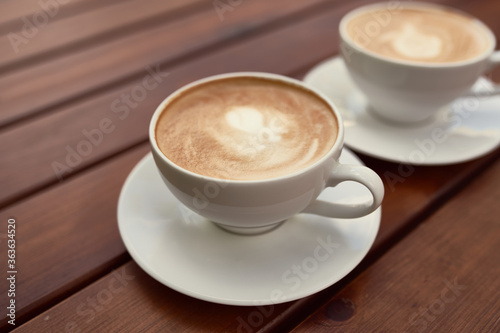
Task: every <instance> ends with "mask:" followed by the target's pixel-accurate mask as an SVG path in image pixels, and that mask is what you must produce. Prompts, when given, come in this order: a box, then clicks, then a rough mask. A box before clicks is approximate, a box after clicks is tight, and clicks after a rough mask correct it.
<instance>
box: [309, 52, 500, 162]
mask: <svg viewBox="0 0 500 333" xmlns="http://www.w3.org/2000/svg"><path fill="white" fill-rule="evenodd" d="M304 81H305V82H306V83H308V84H310V85H312V86H313V87H316V88H317V89H319V90H320V91H322V92H323V93H324V94H326V95H327V96H328V97H329V98H330V99H331V100H332V101H333V103H334V104H335V105H336V106H337V107H338V108H339V111H340V113H341V114H342V116H343V118H344V126H345V144H346V145H347V146H348V147H349V148H352V149H354V150H356V151H359V152H361V153H363V154H366V155H369V156H373V157H377V158H380V159H384V160H388V161H392V162H402V163H410V164H415V165H440V164H451V163H458V162H465V161H468V160H471V159H474V158H477V157H480V156H483V155H485V154H487V153H489V152H490V151H492V150H494V149H495V148H497V147H498V145H499V143H500V96H495V97H488V98H481V99H479V98H475V97H471V98H463V99H459V100H456V101H455V102H454V103H452V105H450V106H449V107H447V108H445V109H443V110H441V111H440V112H439V114H438V115H436V116H435V117H434V118H433V119H431V120H429V121H427V122H426V123H424V124H419V125H413V126H400V125H395V124H391V123H389V122H385V121H383V120H381V119H380V118H378V117H377V116H375V115H373V113H372V112H371V111H369V108H368V103H367V100H366V98H365V97H364V95H363V94H362V93H361V92H360V91H359V90H358V89H357V87H356V86H355V85H354V82H353V81H352V79H351V78H350V76H349V73H348V72H347V69H346V67H345V64H344V61H343V60H342V58H340V57H334V58H331V59H328V60H326V61H324V62H322V63H320V64H319V65H317V66H316V67H315V68H313V69H312V70H311V71H310V72H309V73H308V74H307V75H306V77H305V78H304ZM492 86H493V83H492V82H491V81H489V80H487V79H486V78H484V77H482V78H480V79H479V80H478V82H476V85H475V86H474V89H475V90H476V91H484V90H486V89H488V88H490V87H492Z"/></svg>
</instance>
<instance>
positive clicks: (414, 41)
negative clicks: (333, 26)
mask: <svg viewBox="0 0 500 333" xmlns="http://www.w3.org/2000/svg"><path fill="white" fill-rule="evenodd" d="M347 33H348V35H349V36H350V37H351V39H353V41H354V42H355V43H356V44H358V45H359V46H361V47H363V48H365V49H368V50H370V51H372V52H375V53H377V54H380V55H382V56H386V57H389V58H394V59H400V60H407V61H415V62H424V63H447V62H457V61H462V60H466V59H470V58H474V57H476V56H478V55H480V54H482V53H483V52H485V51H486V50H487V49H488V47H489V46H490V43H491V42H490V40H489V38H488V35H487V32H486V31H485V29H484V28H482V27H481V26H479V25H478V24H477V22H476V20H475V19H474V18H471V17H468V16H466V15H462V14H459V13H457V12H454V11H449V10H438V9H433V8H418V7H417V8H405V9H402V8H400V9H395V10H393V11H389V10H383V9H378V10H376V11H366V12H363V13H361V14H359V15H357V16H355V17H353V18H352V19H351V20H350V21H349V22H348V23H347Z"/></svg>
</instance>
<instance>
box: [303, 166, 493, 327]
mask: <svg viewBox="0 0 500 333" xmlns="http://www.w3.org/2000/svg"><path fill="white" fill-rule="evenodd" d="M499 200H500V161H497V162H496V164H495V165H494V166H492V167H491V168H489V169H488V170H487V171H486V172H484V173H483V174H482V175H481V176H479V177H478V178H477V179H476V180H475V181H474V182H473V183H472V184H471V185H469V186H467V187H466V188H465V189H463V190H462V191H461V192H460V193H459V194H458V195H457V196H456V197H454V198H453V199H452V200H451V201H450V202H449V203H447V204H446V205H445V206H444V207H443V208H441V209H440V210H439V211H438V212H437V213H436V214H434V215H433V216H431V217H430V218H429V219H428V220H426V221H425V222H424V223H422V224H421V225H420V226H419V227H418V228H417V229H416V230H415V231H414V232H413V233H411V234H410V235H409V236H408V237H407V238H406V239H404V240H402V241H401V242H400V243H398V244H397V245H396V246H395V247H394V248H393V249H391V250H390V251H389V252H388V253H387V254H386V255H385V256H383V257H382V258H381V259H380V260H379V261H377V262H376V263H375V264H374V265H373V266H372V267H370V268H368V269H367V270H366V271H365V272H364V273H363V274H361V275H360V276H359V277H358V278H357V279H356V280H354V281H353V282H352V283H350V284H349V285H348V286H347V287H346V288H345V289H343V290H342V291H341V292H340V293H339V294H338V295H336V296H335V297H334V298H333V299H332V300H331V301H330V302H328V303H327V304H326V305H325V306H324V307H322V308H321V309H319V310H318V311H316V312H315V313H314V314H313V315H312V316H311V317H310V318H308V319H307V320H306V321H305V322H303V323H302V324H301V325H300V326H299V327H298V328H297V329H296V330H294V332H332V331H336V330H341V331H342V332H365V331H380V332H396V331H397V332H498V331H500V321H499V309H500V282H499V281H498V276H499V275H500V265H499V263H500V223H499V221H500V220H499V216H500V207H499V206H498V202H499Z"/></svg>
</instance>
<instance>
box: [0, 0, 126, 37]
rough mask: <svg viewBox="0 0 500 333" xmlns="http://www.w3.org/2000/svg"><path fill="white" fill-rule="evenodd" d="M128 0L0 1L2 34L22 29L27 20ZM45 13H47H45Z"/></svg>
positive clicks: (62, 14)
mask: <svg viewBox="0 0 500 333" xmlns="http://www.w3.org/2000/svg"><path fill="white" fill-rule="evenodd" d="M119 1H127V0H71V1H64V0H63V1H60V0H59V1H57V0H4V1H0V13H1V15H0V34H2V35H3V34H8V33H15V32H18V31H22V29H23V26H25V25H26V24H29V23H26V22H27V21H28V22H30V21H31V22H33V21H35V20H37V21H39V22H44V16H47V18H50V21H56V20H60V19H62V18H65V17H68V16H73V15H77V14H78V13H80V14H81V13H83V12H86V11H89V10H94V9H96V8H99V7H103V6H109V5H111V4H113V3H116V2H119ZM44 13H45V14H44Z"/></svg>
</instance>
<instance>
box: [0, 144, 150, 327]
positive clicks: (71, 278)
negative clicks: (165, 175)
mask: <svg viewBox="0 0 500 333" xmlns="http://www.w3.org/2000/svg"><path fill="white" fill-rule="evenodd" d="M148 151H149V147H148V146H147V145H142V146H140V147H138V148H136V149H133V150H131V151H130V152H128V153H127V154H123V155H122V156H120V157H118V158H116V159H113V160H111V161H110V162H109V163H102V164H100V165H99V166H98V167H96V168H94V169H92V170H91V171H89V172H86V173H82V174H81V175H79V176H78V177H75V178H73V179H72V180H71V181H67V182H65V183H64V184H61V185H60V186H57V187H53V188H52V189H51V190H48V191H45V192H44V193H42V194H41V195H39V196H36V197H33V198H31V199H28V200H25V201H23V202H21V203H19V204H16V205H12V206H10V207H9V208H7V209H4V210H2V211H1V212H0V218H1V221H7V219H8V218H11V217H13V218H15V220H16V244H17V247H16V262H17V267H18V269H17V270H18V274H17V281H16V297H15V300H16V318H17V322H22V321H23V317H24V316H26V315H27V314H29V313H30V312H31V311H33V310H36V309H37V308H38V307H39V306H43V305H44V304H45V303H47V302H49V303H50V302H51V301H53V300H54V299H58V298H60V297H61V296H62V295H65V294H67V293H68V292H70V291H71V290H73V288H78V286H79V285H81V284H85V283H87V280H88V279H89V278H93V277H94V276H95V275H100V274H104V273H105V272H108V271H109V269H110V267H113V265H114V264H116V263H117V262H120V260H123V259H124V258H125V259H126V258H128V257H127V256H125V248H124V246H123V243H122V241H121V239H120V236H119V233H118V226H117V223H116V202H117V198H118V195H119V192H120V189H121V186H122V184H123V182H124V181H125V178H126V176H127V175H128V173H129V172H130V170H131V169H132V167H133V166H134V165H135V164H136V163H137V162H138V161H139V160H140V159H141V158H142V157H143V156H144V155H145V154H146V153H147V152H148ZM95 180H99V181H95ZM2 225H3V226H5V225H6V224H4V223H2ZM3 232H4V231H2V233H3ZM3 241H4V240H2V251H1V253H2V254H3V255H4V257H5V258H6V257H7V256H6V246H5V247H4V246H3V244H4V243H3ZM2 267H4V266H2ZM8 289H9V288H8V285H7V280H6V279H1V281H0V290H1V291H2V293H3V295H7V290H8ZM2 299H3V300H6V299H7V298H6V297H4V298H2ZM3 305H4V301H2V306H3ZM5 306H7V305H5ZM0 317H1V320H0V328H1V327H5V326H6V320H7V318H6V312H5V311H3V313H2V314H1V316H0Z"/></svg>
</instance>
